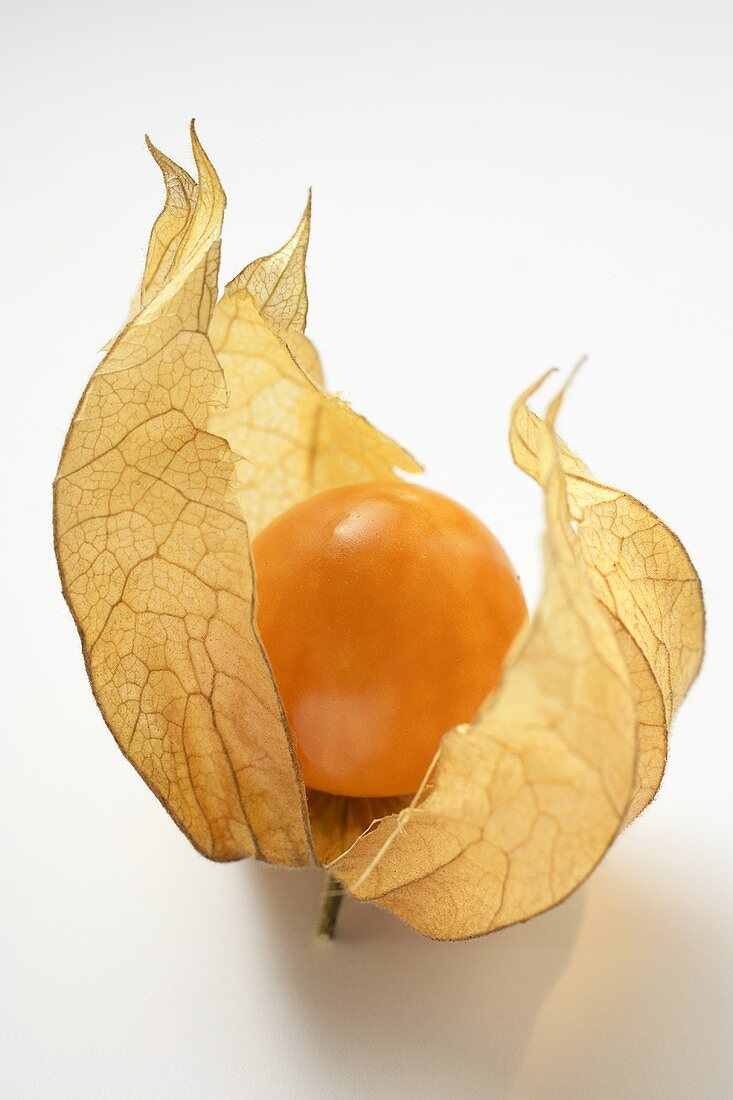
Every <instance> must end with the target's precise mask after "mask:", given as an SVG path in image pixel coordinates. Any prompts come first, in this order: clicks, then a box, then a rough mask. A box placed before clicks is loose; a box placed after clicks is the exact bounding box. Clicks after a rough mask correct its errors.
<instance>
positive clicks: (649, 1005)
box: [517, 853, 733, 1100]
mask: <svg viewBox="0 0 733 1100" xmlns="http://www.w3.org/2000/svg"><path fill="white" fill-rule="evenodd" d="M675 872H676V866H675V861H674V858H673V856H672V857H669V858H668V862H667V866H666V867H665V866H664V865H662V866H646V865H645V866H644V867H643V868H641V867H639V866H638V865H637V866H636V867H634V866H630V865H629V863H628V861H627V860H625V859H623V858H622V854H621V853H620V854H619V859H618V861H615V860H614V861H613V862H611V864H610V865H609V866H608V867H607V868H604V869H603V873H602V874H600V875H598V876H597V877H596V878H595V879H593V880H592V882H591V883H589V885H588V888H587V902H586V908H585V912H584V915H583V924H582V928H581V930H580V934H579V936H578V939H577V943H576V948H575V951H574V953H573V960H572V965H571V966H570V967H569V968H568V970H567V972H566V974H565V975H564V977H563V979H562V981H561V982H559V983H558V986H557V988H556V991H555V994H554V995H553V997H552V999H551V1001H550V1002H548V1004H547V1006H546V1009H545V1011H544V1012H543V1017H542V1023H541V1026H540V1027H539V1028H538V1029H537V1031H536V1033H535V1036H534V1039H533V1041H532V1044H531V1046H530V1050H529V1054H528V1057H527V1059H526V1069H525V1071H524V1073H523V1074H522V1075H521V1077H520V1079H519V1083H520V1089H519V1092H518V1094H517V1095H519V1096H521V1097H522V1098H525V1097H526V1098H531V1100H534V1098H538V1100H539V1098H541V1100H556V1098H557V1100H559V1098H561V1097H562V1098H567V1097H569V1096H578V1097H590V1096H592V1097H593V1098H594V1100H616V1098H617V1097H619V1096H645V1097H654V1098H656V1097H660V1098H661V1097H664V1098H665V1100H670V1098H672V1097H685V1098H688V1097H690V1098H691V1097H703V1096H704V1097H711V1098H712V1097H721V1098H722V1097H724V1096H729V1095H731V1092H730V1089H731V1076H733V1050H732V1048H731V1043H730V1019H731V1009H732V1008H733V1006H731V1004H730V986H729V976H730V974H731V972H733V942H732V941H731V935H730V928H731V925H732V924H733V906H732V905H731V898H730V894H729V893H727V894H726V893H725V892H724V891H722V890H721V885H722V884H723V880H722V878H721V869H720V868H714V867H710V866H708V867H707V868H705V865H704V864H701V865H700V866H699V867H698V869H697V871H696V872H695V873H694V875H691V874H689V871H688V874H687V876H686V880H685V884H684V889H683V888H682V887H681V884H680V880H679V875H678V874H676V873H675ZM696 880H697V881H696ZM691 887H692V891H691ZM558 1052H564V1054H563V1055H562V1056H560V1057H558Z"/></svg>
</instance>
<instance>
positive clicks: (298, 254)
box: [227, 193, 323, 386]
mask: <svg viewBox="0 0 733 1100" xmlns="http://www.w3.org/2000/svg"><path fill="white" fill-rule="evenodd" d="M310 230H311V196H310V193H309V194H308V202H307V204H306V207H305V210H304V211H303V215H302V217H301V219H300V221H299V222H298V226H297V228H296V230H295V232H294V233H293V235H292V237H290V239H289V240H288V241H286V242H285V244H284V245H283V246H282V248H279V249H278V250H277V252H272V253H270V255H269V256H261V257H260V258H259V259H258V260H253V261H252V263H251V264H247V266H246V267H245V268H244V269H243V270H242V271H241V272H240V273H239V275H237V277H236V278H235V279H232V281H231V283H229V285H228V287H227V292H228V293H231V294H237V293H239V292H242V293H247V294H249V296H250V297H251V298H252V301H253V302H254V304H255V307H256V308H257V310H258V312H259V313H260V314H261V316H262V317H263V318H264V320H265V321H267V323H268V325H269V326H270V328H271V329H272V330H273V332H275V333H276V334H277V335H278V336H279V337H280V338H281V339H282V340H283V341H284V343H285V344H286V346H287V348H288V351H289V352H290V354H291V355H292V357H293V359H295V361H296V363H298V365H299V366H300V367H301V368H302V369H303V370H304V371H305V373H306V374H307V375H308V377H309V378H311V379H312V380H313V381H314V382H316V383H317V384H318V385H320V386H322V385H323V368H322V366H321V360H320V358H319V355H318V352H317V351H316V349H315V347H314V346H313V344H312V343H311V342H310V340H309V339H308V337H307V336H306V335H305V322H306V319H307V316H308V285H307V282H306V277H305V261H306V257H307V254H308V242H309V240H310Z"/></svg>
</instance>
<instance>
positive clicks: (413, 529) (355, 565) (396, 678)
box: [252, 481, 527, 797]
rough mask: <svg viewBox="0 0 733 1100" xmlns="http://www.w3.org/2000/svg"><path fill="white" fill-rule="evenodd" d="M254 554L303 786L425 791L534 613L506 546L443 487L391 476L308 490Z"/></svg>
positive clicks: (350, 791) (358, 792) (261, 612)
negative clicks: (440, 751) (440, 757)
mask: <svg viewBox="0 0 733 1100" xmlns="http://www.w3.org/2000/svg"><path fill="white" fill-rule="evenodd" d="M252 550H253V556H254V561H255V567H256V574H257V594H258V595H257V598H258V607H257V623H258V626H259V630H260V634H261V636H262V640H263V643H264V645H265V648H266V650H267V654H268V656H269V658H270V661H271V663H272V667H273V671H274V673H275V678H276V680H277V685H278V688H279V690H280V694H281V697H282V700H283V705H284V707H285V711H286V714H287V717H288V721H289V723H290V727H291V730H292V733H293V737H294V741H295V747H296V752H297V754H298V758H299V760H300V763H301V767H302V770H303V776H304V780H305V783H306V786H308V787H312V788H315V789H317V790H322V791H329V792H332V793H334V794H345V795H354V796H365V797H366V796H369V797H375V796H379V795H396V794H410V793H412V792H413V791H415V790H416V789H417V788H418V786H419V785H420V781H421V780H422V778H423V776H424V774H425V772H426V770H427V768H428V766H429V764H430V762H431V760H432V758H433V756H434V754H435V751H436V749H437V747H438V743H439V741H440V738H441V736H442V735H443V734H444V733H445V732H446V731H447V730H448V729H450V728H451V727H452V726H454V725H456V724H458V723H460V722H469V721H470V720H471V719H472V718H473V716H474V714H475V713H476V711H477V709H478V707H479V706H480V704H481V703H482V702H483V700H484V698H485V697H486V695H487V694H488V693H489V692H490V691H491V689H492V688H493V687H494V686H495V684H496V682H497V680H498V677H499V673H500V670H501V665H502V662H503V659H504V656H505V654H506V652H507V650H508V648H509V646H510V645H511V643H512V641H513V640H514V638H515V636H516V634H517V632H518V630H519V628H520V626H521V625H522V623H523V621H524V620H525V618H526V615H527V608H526V604H525V602H524V597H523V595H522V590H521V588H520V586H519V581H518V580H517V577H516V574H515V572H514V570H513V568H512V565H511V563H510V561H509V559H508V557H507V555H506V554H505V552H504V550H503V549H502V547H501V546H500V544H499V543H498V542H497V540H496V539H495V538H494V536H493V535H492V534H491V532H490V531H489V530H488V529H487V528H486V527H485V526H484V525H483V524H482V523H481V522H480V521H479V520H478V519H477V518H476V517H475V516H474V515H473V514H472V513H471V512H469V511H467V510H466V509H465V508H463V507H462V506H461V505H459V504H456V503H455V502H454V501H452V500H450V499H449V498H448V497H445V496H442V495H441V494H439V493H435V492H432V491H431V490H428V489H424V488H422V487H420V486H415V485H409V484H405V483H403V482H391V481H390V482H386V481H385V482H369V483H366V484H361V485H350V486H346V487H344V488H341V489H333V490H329V491H327V492H323V493H319V494H317V495H316V496H313V497H310V498H309V499H308V500H306V501H304V502H303V503H301V504H297V505H296V506H295V507H294V508H291V509H289V510H288V511H287V512H285V513H283V515H281V516H279V517H278V518H277V519H276V520H274V521H273V522H272V523H271V524H270V525H269V527H267V528H265V529H264V530H263V531H262V532H261V533H260V534H259V536H258V537H257V538H256V539H255V540H254V542H253V546H252Z"/></svg>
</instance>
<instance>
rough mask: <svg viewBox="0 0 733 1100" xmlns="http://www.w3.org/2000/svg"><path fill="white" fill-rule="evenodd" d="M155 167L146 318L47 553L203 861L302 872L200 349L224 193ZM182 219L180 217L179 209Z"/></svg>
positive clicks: (91, 656) (217, 394) (122, 345)
mask: <svg viewBox="0 0 733 1100" xmlns="http://www.w3.org/2000/svg"><path fill="white" fill-rule="evenodd" d="M191 137H192V144H193V152H194V157H195V160H196V165H197V168H198V176H199V180H198V186H197V187H196V188H193V187H191V186H189V183H188V182H187V177H186V175H185V174H184V173H183V172H182V170H180V169H178V168H177V166H175V165H173V163H172V162H171V161H169V160H168V158H163V157H162V155H158V156H156V159H157V160H158V163H159V164H160V163H161V162H162V166H163V169H164V174H165V175H166V183H167V199H166V207H165V209H164V211H163V214H162V215H161V217H160V218H159V219H158V221H157V223H156V226H155V230H154V235H153V240H152V241H151V245H150V248H149V250H148V260H147V263H146V269H145V277H144V279H143V288H142V293H141V306H140V309H139V311H138V312H137V314H136V315H135V316H134V317H133V318H132V320H131V321H130V322H129V323H128V324H127V326H126V327H125V328H124V329H123V331H122V332H121V333H120V335H119V336H118V337H117V338H116V340H115V341H114V342H113V344H112V346H111V347H110V349H109V351H108V352H107V354H106V355H105V357H104V359H103V360H102V362H101V363H100V365H99V367H98V368H97V370H96V371H95V372H94V374H93V376H92V378H91V380H90V382H89V384H88V386H87V389H86V391H85V393H84V396H83V397H82V400H81V402H80V404H79V407H78V409H77V411H76V414H75V416H74V419H73V422H72V425H71V428H70V430H69V434H68V437H67V440H66V445H65V447H64V451H63V455H62V458H61V464H60V467H59V471H58V475H57V479H56V484H55V529H56V546H57V555H58V561H59V568H60V571H61V576H62V581H63V586H64V592H65V595H66V598H67V600H68V603H69V606H70V608H71V610H72V613H73V615H74V618H75V619H76V622H77V625H78V627H79V630H80V633H81V636H82V644H83V648H84V655H85V658H86V662H87V668H88V671H89V676H90V680H91V683H92V687H93V690H94V693H95V696H96V698H97V701H98V703H99V706H100V709H101V710H102V713H103V715H104V717H105V720H106V722H107V724H108V726H109V727H110V729H111V731H112V733H113V734H114V736H115V738H116V740H117V742H118V744H119V745H120V748H121V749H122V751H123V752H124V753H125V755H126V756H127V757H128V759H129V760H130V761H131V762H132V763H133V764H134V765H135V767H136V768H137V770H138V771H139V772H140V774H141V775H142V776H143V778H144V779H145V780H146V782H147V783H148V784H149V786H150V787H151V788H152V789H153V790H154V791H155V793H156V794H157V795H158V797H159V798H160V800H161V801H162V802H163V803H164V804H165V806H166V807H167V809H168V810H169V812H170V813H171V815H172V816H173V817H174V819H175V820H176V822H177V823H178V824H179V825H180V827H181V828H182V829H183V830H184V832H185V833H186V834H187V835H188V837H189V838H190V840H191V841H192V842H193V843H194V844H195V845H196V847H197V848H199V849H200V850H201V851H202V852H203V853H204V854H206V855H208V856H210V857H211V858H214V859H238V858H241V857H242V856H246V855H256V856H259V857H260V858H263V859H268V860H272V861H275V862H278V863H284V864H288V865H297V864H302V863H307V862H309V861H310V860H311V858H312V856H311V845H310V836H309V830H308V823H307V815H306V809H305V799H304V792H303V788H302V782H301V780H300V776H299V771H298V769H297V766H296V764H295V761H294V755H293V750H292V746H291V744H290V740H289V737H288V733H287V730H286V728H285V724H284V720H283V715H282V708H281V705H280V701H279V698H278V694H277V689H276V687H275V684H274V681H273V677H272V673H271V670H270V667H269V663H268V661H267V658H266V657H265V654H264V652H263V649H262V646H261V643H260V641H259V638H258V636H257V633H256V630H255V628H254V625H253V601H254V580H253V573H252V565H251V561H250V555H249V543H248V535H247V528H246V524H245V522H244V519H243V517H242V514H241V512H240V510H239V506H238V504H237V499H236V495H237V494H236V489H237V476H236V464H237V460H236V456H235V455H234V454H233V453H232V451H231V450H230V449H229V447H228V446H227V444H226V443H225V442H224V441H223V440H222V439H220V438H218V437H217V436H215V435H212V434H211V433H210V432H209V431H208V430H207V427H206V418H207V413H208V409H209V407H210V405H211V404H212V402H224V401H225V400H226V391H225V388H224V381H223V378H222V373H221V368H220V367H219V364H218V363H217V361H216V358H215V356H214V353H213V351H212V349H211V345H210V343H209V339H208V337H207V329H208V325H209V321H210V318H211V312H212V309H213V305H214V302H215V300H216V278H217V272H218V267H219V247H220V245H219V241H220V234H221V223H222V217H223V213H224V203H225V199H224V193H223V191H222V189H221V185H220V183H219V180H218V177H217V176H216V173H215V171H214V169H213V167H212V166H211V163H210V161H209V159H208V157H207V156H206V154H205V153H204V151H203V149H202V148H201V145H200V144H199V142H198V139H197V137H196V133H195V131H194V130H193V128H192V133H191ZM181 212H182V213H181Z"/></svg>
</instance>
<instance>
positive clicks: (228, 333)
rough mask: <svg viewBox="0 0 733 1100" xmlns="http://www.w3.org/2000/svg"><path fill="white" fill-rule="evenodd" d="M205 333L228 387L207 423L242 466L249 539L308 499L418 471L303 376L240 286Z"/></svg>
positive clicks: (392, 444)
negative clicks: (326, 491)
mask: <svg viewBox="0 0 733 1100" xmlns="http://www.w3.org/2000/svg"><path fill="white" fill-rule="evenodd" d="M235 283H236V280H235ZM209 335H210V337H211V342H212V344H213V347H214V350H215V352H216V355H217V358H218V360H219V362H220V363H221V365H222V368H223V370H224V375H225V378H226V381H227V387H228V390H229V401H228V403H227V406H226V408H224V409H222V410H221V411H218V412H213V413H212V415H211V418H210V421H209V425H210V427H211V430H212V431H214V432H216V433H217V434H219V435H222V436H223V437H224V438H225V439H226V440H227V441H228V443H229V445H230V446H231V448H232V450H234V451H235V452H236V453H237V454H239V455H242V456H243V457H244V458H245V459H247V460H248V461H247V462H246V463H243V464H242V465H241V466H240V468H239V474H240V490H239V499H240V503H241V506H242V511H243V512H244V514H245V515H246V516H247V523H248V526H249V530H250V534H251V535H252V537H253V538H254V536H255V535H256V534H257V533H258V532H259V531H261V530H262V528H263V527H265V526H267V524H268V523H270V522H271V521H272V520H273V519H274V518H275V517H276V516H278V515H280V513H281V512H284V511H285V510H286V509H287V508H290V507H292V505H293V504H297V503H298V501H300V500H304V499H305V498H306V497H308V496H310V495H311V494H312V493H317V492H321V491H322V490H324V489H333V488H336V487H337V486H339V485H349V484H353V483H356V482H360V481H374V480H383V479H388V478H394V477H396V476H397V474H396V472H395V470H396V468H400V469H402V470H409V471H412V472H418V471H419V470H420V469H421V467H420V465H419V464H418V463H417V462H416V461H415V459H414V458H412V456H411V455H409V454H408V453H407V452H406V451H405V450H403V448H402V447H400V446H399V445H398V444H397V443H395V442H394V441H393V440H391V439H389V438H388V437H387V436H385V435H383V434H382V432H380V431H378V429H377V428H375V427H374V426H373V425H372V424H370V423H369V421H368V420H365V419H364V418H363V417H361V416H359V415H358V414H357V413H355V412H354V410H353V409H352V408H350V406H349V405H347V404H346V402H345V401H342V400H341V398H339V397H336V396H335V395H333V394H330V393H327V392H326V391H325V390H323V389H322V388H321V387H320V386H319V385H318V383H317V381H316V380H315V378H314V377H312V376H309V375H308V373H307V372H306V370H304V369H303V368H302V367H301V366H300V365H299V364H298V362H296V360H295V359H294V358H293V355H292V354H291V352H290V350H289V348H288V346H287V344H286V343H285V341H284V340H283V339H282V338H281V337H280V336H279V335H278V334H277V332H275V331H274V329H273V328H272V327H271V325H270V324H269V323H268V321H267V320H266V318H265V317H263V315H262V314H261V313H260V311H259V310H258V308H257V305H256V303H255V300H254V299H253V298H252V296H251V295H250V293H249V291H248V290H247V289H246V288H245V287H237V286H235V285H233V284H230V285H229V286H227V288H226V290H225V292H224V294H223V296H222V298H221V300H220V301H219V303H218V305H217V307H216V309H215V311H214V316H213V318H212V322H211V328H210V332H209Z"/></svg>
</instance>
